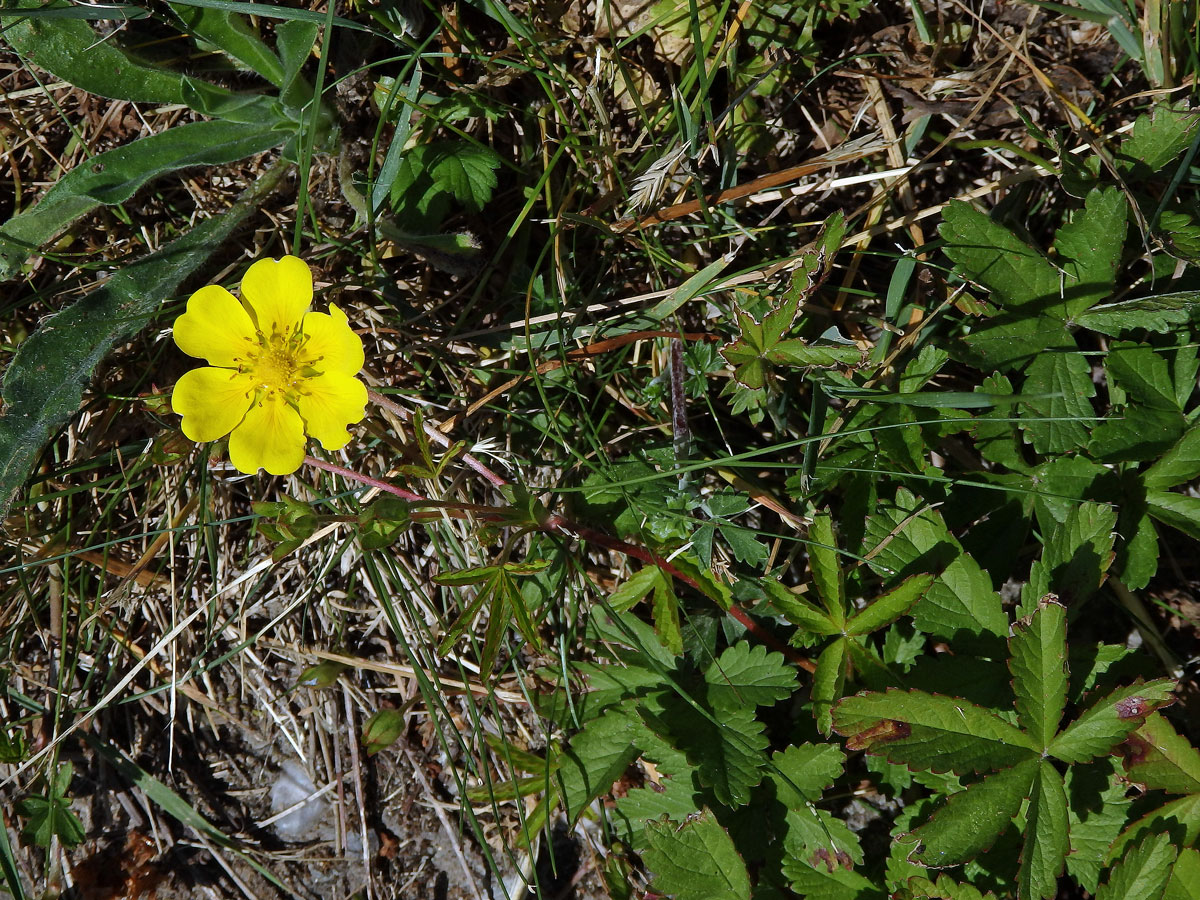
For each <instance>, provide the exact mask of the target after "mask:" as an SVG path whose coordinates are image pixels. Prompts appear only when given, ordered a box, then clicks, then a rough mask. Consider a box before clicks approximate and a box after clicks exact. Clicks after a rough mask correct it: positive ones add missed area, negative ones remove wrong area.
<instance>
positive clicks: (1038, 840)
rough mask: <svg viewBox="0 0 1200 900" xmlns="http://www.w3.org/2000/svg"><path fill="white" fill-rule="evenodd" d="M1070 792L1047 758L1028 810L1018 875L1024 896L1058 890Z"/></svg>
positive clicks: (1035, 781) (1040, 766)
mask: <svg viewBox="0 0 1200 900" xmlns="http://www.w3.org/2000/svg"><path fill="white" fill-rule="evenodd" d="M1067 818H1068V816H1067V794H1066V791H1065V790H1064V789H1063V780H1062V776H1061V775H1059V774H1058V771H1057V770H1056V769H1055V768H1054V766H1052V765H1051V764H1050V763H1049V762H1047V761H1046V760H1044V759H1043V760H1041V761H1040V762H1039V763H1038V769H1037V775H1036V776H1035V777H1034V779H1033V788H1032V790H1031V791H1030V794H1029V809H1028V810H1027V811H1026V813H1025V849H1024V851H1023V852H1022V854H1021V868H1020V870H1019V872H1018V874H1017V890H1018V895H1019V896H1020V897H1021V898H1034V897H1036V898H1049V897H1054V896H1056V894H1057V892H1058V876H1059V875H1061V874H1062V871H1063V867H1064V865H1065V864H1066V859H1067V852H1068V850H1069V849H1070V844H1069V841H1068V839H1067Z"/></svg>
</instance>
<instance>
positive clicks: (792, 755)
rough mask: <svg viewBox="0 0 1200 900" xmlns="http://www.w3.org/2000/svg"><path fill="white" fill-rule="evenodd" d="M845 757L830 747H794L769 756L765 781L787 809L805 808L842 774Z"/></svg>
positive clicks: (818, 745)
mask: <svg viewBox="0 0 1200 900" xmlns="http://www.w3.org/2000/svg"><path fill="white" fill-rule="evenodd" d="M845 762H846V755H845V754H844V753H842V751H841V750H840V749H839V748H838V747H837V746H835V745H833V744H793V745H792V746H790V747H788V748H787V749H786V750H779V751H777V752H776V753H775V754H774V755H772V756H771V768H770V769H768V770H767V781H769V782H771V783H773V784H774V785H775V799H777V800H778V801H779V802H780V803H782V804H783V805H784V806H786V807H787V808H788V809H805V808H807V805H806V804H807V803H809V802H815V801H817V800H819V799H820V798H821V794H822V792H823V791H824V790H825V789H826V788H828V787H829V786H830V785H831V784H833V782H834V781H835V780H836V779H837V777H838V776H839V775H841V774H842V767H843V766H844V765H845Z"/></svg>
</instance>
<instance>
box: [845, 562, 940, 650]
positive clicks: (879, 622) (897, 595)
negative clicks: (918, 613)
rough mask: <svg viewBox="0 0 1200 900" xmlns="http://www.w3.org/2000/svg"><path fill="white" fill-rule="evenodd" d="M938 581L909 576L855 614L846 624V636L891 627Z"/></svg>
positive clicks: (934, 578)
mask: <svg viewBox="0 0 1200 900" xmlns="http://www.w3.org/2000/svg"><path fill="white" fill-rule="evenodd" d="M936 580H937V579H936V576H934V575H929V574H921V575H911V576H909V577H908V578H906V579H904V580H903V581H902V582H900V583H899V584H898V585H896V586H895V587H894V588H892V589H891V590H890V591H887V592H886V593H884V594H881V595H880V596H878V597H876V598H875V599H874V600H872V601H871V602H870V603H869V604H867V606H866V607H865V608H864V609H861V610H859V611H858V612H857V613H855V614H854V616H852V617H851V619H850V621H849V622H848V623H847V624H846V634H851V635H867V634H870V633H871V632H873V631H878V630H879V629H880V628H884V627H886V626H888V625H891V624H892V623H893V622H895V621H896V620H897V619H898V618H900V617H901V616H902V615H904V614H905V613H906V612H908V611H909V610H910V609H911V608H912V606H913V604H915V603H916V602H917V601H919V600H920V599H921V598H922V597H924V596H925V594H926V593H927V592H928V591H929V589H930V588H931V587H933V583H934V581H936Z"/></svg>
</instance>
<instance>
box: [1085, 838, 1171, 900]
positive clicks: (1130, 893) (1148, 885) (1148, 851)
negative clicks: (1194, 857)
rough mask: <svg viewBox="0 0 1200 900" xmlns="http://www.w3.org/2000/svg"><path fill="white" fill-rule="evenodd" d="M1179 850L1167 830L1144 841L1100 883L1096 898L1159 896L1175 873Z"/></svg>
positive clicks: (1115, 899)
mask: <svg viewBox="0 0 1200 900" xmlns="http://www.w3.org/2000/svg"><path fill="white" fill-rule="evenodd" d="M1175 855H1176V850H1175V847H1174V846H1172V844H1171V840H1170V838H1169V837H1168V836H1167V835H1165V834H1160V835H1153V836H1150V837H1147V838H1146V839H1145V840H1143V841H1141V842H1140V843H1139V844H1138V845H1137V846H1136V847H1134V848H1133V849H1131V850H1130V851H1129V852H1128V853H1126V854H1125V857H1124V858H1123V859H1122V860H1121V861H1120V862H1119V863H1117V864H1116V865H1115V866H1113V868H1112V871H1111V872H1109V874H1108V880H1107V881H1106V882H1105V883H1104V884H1102V885H1101V886H1100V890H1099V891H1098V892H1097V893H1096V900H1126V898H1130V897H1136V898H1138V900H1158V898H1159V897H1161V896H1162V895H1163V891H1164V890H1166V887H1167V879H1169V878H1170V877H1171V867H1172V865H1173V864H1174V862H1175Z"/></svg>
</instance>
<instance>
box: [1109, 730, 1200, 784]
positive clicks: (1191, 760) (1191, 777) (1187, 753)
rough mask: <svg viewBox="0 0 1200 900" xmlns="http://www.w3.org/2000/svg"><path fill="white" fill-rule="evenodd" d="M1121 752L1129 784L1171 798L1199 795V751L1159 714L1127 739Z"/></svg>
mask: <svg viewBox="0 0 1200 900" xmlns="http://www.w3.org/2000/svg"><path fill="white" fill-rule="evenodd" d="M1121 751H1122V753H1124V755H1125V769H1126V771H1127V772H1128V773H1129V780H1130V781H1135V782H1137V783H1139V784H1142V785H1144V786H1145V787H1146V788H1147V789H1150V790H1163V791H1167V792H1168V793H1172V794H1194V793H1200V751H1197V750H1196V748H1195V747H1193V746H1192V745H1191V742H1190V741H1188V739H1187V738H1185V737H1183V736H1182V735H1180V734H1178V733H1177V732H1176V731H1175V729H1174V728H1172V727H1171V723H1170V722H1168V721H1167V720H1166V719H1164V718H1163V717H1162V716H1160V715H1159V714H1158V713H1154V714H1153V715H1151V716H1149V717H1147V719H1146V721H1145V722H1143V723H1142V725H1141V727H1140V728H1138V730H1137V731H1136V732H1134V733H1133V734H1131V735H1129V737H1128V738H1127V739H1126V741H1125V744H1124V745H1123V746H1122V747H1121Z"/></svg>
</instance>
